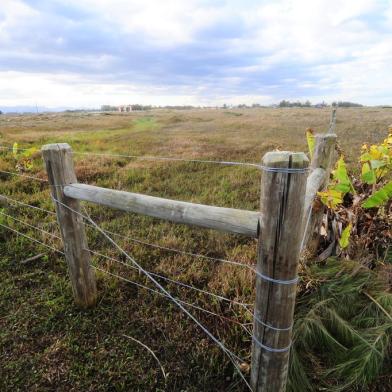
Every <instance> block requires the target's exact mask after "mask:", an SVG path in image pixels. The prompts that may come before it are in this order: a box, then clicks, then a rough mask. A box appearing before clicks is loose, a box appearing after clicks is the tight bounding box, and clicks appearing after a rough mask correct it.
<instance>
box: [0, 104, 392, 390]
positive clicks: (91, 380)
mask: <svg viewBox="0 0 392 392" xmlns="http://www.w3.org/2000/svg"><path fill="white" fill-rule="evenodd" d="M233 113H235V114H234V115H233ZM329 115H330V112H329V110H327V109H313V108H309V109H306V108H303V109H292V108H287V109H262V108H260V109H243V110H231V111H223V110H189V111H175V110H156V111H150V112H148V113H147V114H146V113H143V112H140V113H138V112H135V113H124V114H111V115H98V114H84V115H82V114H44V115H34V116H33V115H31V116H29V115H25V116H2V117H1V118H0V142H1V145H7V146H10V147H11V148H12V146H13V145H14V143H17V145H16V148H15V150H14V151H13V150H12V149H11V150H2V151H0V170H1V171H3V173H1V172H0V194H1V195H5V196H10V197H12V198H15V199H18V200H20V201H24V202H26V203H29V204H31V205H34V206H37V207H41V208H44V209H47V210H52V211H53V206H52V203H51V200H50V198H49V192H48V188H47V186H46V184H45V183H43V182H42V183H41V182H39V181H35V180H30V179H28V178H24V177H18V176H14V175H11V174H7V173H4V172H6V171H8V172H18V173H20V174H25V175H32V176H37V177H40V178H45V176H46V175H45V171H44V170H43V164H42V160H41V158H40V155H39V154H38V153H37V152H36V151H34V150H30V152H29V153H28V154H24V152H23V151H22V150H21V149H24V148H28V149H30V148H38V149H39V148H40V146H41V145H43V144H45V143H51V142H68V143H69V144H70V145H71V146H72V148H73V149H74V151H75V152H82V153H83V152H89V151H90V152H102V153H106V152H112V153H115V154H116V153H117V154H127V155H154V156H175V157H186V158H208V159H217V160H220V159H222V160H238V161H244V162H259V161H260V159H261V156H262V155H263V154H264V153H265V152H267V151H271V150H273V149H275V148H280V149H285V150H296V151H306V150H307V146H306V139H305V136H304V130H305V129H306V128H307V127H312V128H314V129H315V130H317V131H324V130H325V129H326V128H327V127H328V122H329ZM391 122H392V112H391V111H390V110H388V109H376V108H358V109H341V110H340V111H339V112H338V117H337V128H336V129H337V134H338V139H339V144H340V147H341V149H342V150H343V151H344V154H345V163H346V164H347V167H348V168H349V170H351V171H353V172H354V173H356V174H355V175H357V176H360V175H361V173H360V172H359V170H358V169H356V165H357V163H358V152H359V151H360V150H361V146H362V145H363V143H367V144H368V145H372V144H378V143H380V142H382V140H384V139H385V137H386V130H387V129H388V125H390V123H391ZM74 157H75V164H76V174H77V177H78V180H79V181H80V182H85V183H89V184H93V185H99V186H103V187H109V188H113V189H122V190H128V191H133V192H140V193H145V194H150V195H156V196H162V197H167V198H173V199H179V200H185V201H192V202H198V203H205V204H212V205H219V206H226V207H234V208H243V209H250V210H257V209H258V207H259V200H258V199H259V184H260V173H259V172H258V171H257V170H255V169H253V168H247V167H225V166H216V165H206V164H200V163H185V162H163V161H153V160H148V161H141V160H135V159H127V158H121V157H107V156H99V155H97V156H90V155H89V156H87V155H83V154H75V156H74ZM0 203H1V205H0V207H1V210H0V212H2V214H0V223H2V224H5V225H7V226H10V227H12V228H14V229H16V230H18V231H20V232H22V233H24V234H26V235H29V236H31V237H34V238H37V239H39V240H40V241H44V242H45V243H46V244H49V245H51V246H53V247H57V248H58V249H61V243H60V241H59V240H58V239H56V238H53V237H52V236H50V235H49V234H45V233H43V232H37V231H36V230H35V229H33V228H31V227H26V226H25V225H23V224H22V223H20V222H18V221H15V220H13V219H12V218H11V217H14V218H17V219H20V220H22V221H24V222H27V223H29V224H31V225H34V226H38V227H39V228H41V229H43V230H46V231H48V232H50V233H55V234H58V228H57V224H56V222H55V218H54V217H53V216H51V215H50V214H47V213H45V212H43V211H41V210H32V209H30V208H24V207H21V206H19V207H17V206H16V205H15V204H12V203H11V204H10V203H9V202H8V201H7V199H1V198H0ZM86 207H87V208H88V211H89V213H90V214H91V216H92V217H93V218H94V219H95V220H96V221H97V222H99V223H100V224H101V225H102V227H104V228H105V229H108V230H111V231H113V232H117V233H121V234H122V235H125V236H127V237H131V238H137V239H141V240H147V241H149V242H154V243H158V244H159V245H162V246H165V247H175V248H179V249H183V250H185V251H188V252H194V253H202V254H205V255H209V256H214V257H222V258H228V259H233V260H238V261H240V262H242V263H246V264H253V263H254V262H255V257H256V242H255V241H254V240H251V239H246V238H242V237H240V236H231V235H228V234H221V233H217V232H213V231H209V230H201V229H195V228H191V227H187V226H181V225H174V224H170V223H168V222H162V221H159V220H155V219H152V218H149V217H144V216H138V215H134V214H125V213H122V212H120V211H114V210H110V209H106V208H103V207H98V206H92V205H88V204H86ZM4 214H6V215H4ZM7 215H9V216H11V217H8V216H7ZM88 238H89V246H90V248H91V249H94V250H96V251H98V252H101V253H103V254H105V255H107V256H110V257H113V258H119V257H120V255H119V254H118V252H116V251H115V250H114V249H113V248H112V247H111V246H110V244H108V243H107V242H106V241H105V240H104V239H103V238H102V236H100V235H99V234H97V232H96V231H94V230H93V229H91V228H88ZM116 240H118V241H119V243H120V245H121V246H123V247H124V248H125V249H126V250H127V251H128V252H129V253H130V254H132V255H133V256H134V257H135V258H136V259H137V260H140V261H141V262H142V263H143V266H144V267H146V268H148V269H149V270H153V271H155V272H157V273H160V274H164V275H165V276H167V277H170V278H175V279H176V280H179V281H182V282H185V283H188V284H192V285H194V286H196V287H198V288H201V289H206V290H209V291H212V292H215V293H218V294H221V295H224V296H226V297H228V298H230V299H233V300H236V301H241V302H245V303H252V301H253V296H254V276H252V274H251V273H250V272H249V271H247V270H244V269H239V268H237V267H235V266H231V265H227V264H220V263H211V262H206V261H205V260H202V259H197V258H192V257H190V256H186V255H181V254H176V253H173V252H170V251H162V250H159V249H156V248H150V247H147V246H144V245H143V244H140V243H135V242H132V241H131V240H129V239H125V238H120V237H118V238H116ZM0 254H1V256H0V276H1V287H0V347H1V351H0V390H2V391H3V390H4V391H11V390H12V391H15V390H20V391H24V390H30V391H45V390H47V391H51V390H58V391H79V390H87V391H111V390H113V391H128V390H140V391H144V390H155V391H163V390H165V391H201V390H202V391H209V390H210V391H217V390H218V391H243V390H246V388H245V387H244V384H243V383H242V381H241V379H240V378H239V377H238V375H236V373H235V371H234V369H233V366H232V365H231V363H230V362H229V361H228V360H227V357H225V355H224V354H223V353H222V352H221V351H220V350H219V348H217V347H216V346H214V345H213V343H212V342H211V341H210V340H208V338H207V337H206V336H205V335H204V334H203V333H202V331H200V330H199V329H198V328H197V327H196V326H195V325H193V324H192V323H191V322H190V321H189V320H188V319H187V318H186V316H185V315H184V314H182V313H181V312H179V311H178V310H177V309H176V308H175V306H174V305H170V303H169V302H168V301H167V300H166V299H165V298H162V297H160V296H157V295H154V294H151V293H149V292H148V291H146V290H144V289H140V288H137V287H135V286H134V285H132V284H129V283H127V282H125V281H121V280H118V279H116V278H115V277H113V276H110V275H107V274H105V273H103V272H99V271H98V272H97V278H98V290H99V302H98V305H97V307H96V308H94V309H91V310H88V311H81V310H79V309H78V308H77V307H75V305H74V304H73V301H72V296H71V291H70V287H69V283H68V278H67V274H66V267H65V264H64V260H63V257H62V256H61V255H59V254H57V253H56V252H54V251H51V250H49V249H47V248H45V247H43V246H42V245H39V244H37V243H34V242H32V241H31V240H29V239H27V238H25V237H22V236H20V235H16V234H15V233H13V232H11V231H9V230H7V229H4V228H0ZM39 254H42V256H41V257H40V258H38V259H35V260H32V261H29V259H30V258H31V257H32V256H36V255H39ZM382 255H383V256H384V255H385V252H384V253H382ZM93 263H94V265H96V266H98V267H100V268H102V269H105V270H107V271H109V272H112V273H116V274H119V275H121V276H122V277H125V278H127V279H130V280H136V281H138V282H140V283H143V284H146V283H147V282H146V281H145V280H143V279H142V278H141V277H140V276H138V274H137V273H136V272H133V271H130V270H129V269H127V268H126V267H125V266H122V265H118V263H116V262H114V261H113V260H108V259H103V258H101V257H94V258H93ZM365 264H366V263H365ZM369 264H371V269H369V268H367V267H366V266H365V267H364V264H363V263H359V262H358V261H356V260H351V261H345V262H343V261H341V260H340V259H327V260H324V261H323V262H321V263H317V264H311V265H309V266H303V268H302V271H301V284H300V287H299V293H298V305H297V309H296V325H295V331H294V346H293V351H292V354H291V355H292V361H291V369H290V382H289V390H292V391H300V390H304V389H300V388H301V385H304V386H305V387H306V388H307V389H308V390H323V389H324V390H325V389H327V390H332V389H336V390H358V391H362V390H364V391H383V390H384V391H387V390H388V389H386V388H387V386H388V383H390V382H391V365H390V363H388V353H390V351H389V350H390V342H391V338H390V337H391V311H392V305H391V294H390V285H391V282H390V280H388V277H389V279H390V276H391V275H390V274H391V272H390V271H391V269H390V264H389V261H388V259H387V258H384V257H381V254H380V255H377V253H374V254H372V259H371V263H369ZM388 274H389V275H388ZM168 288H169V289H170V290H171V291H172V292H173V293H174V294H175V295H178V296H179V297H181V298H183V299H186V300H189V301H190V302H192V303H195V304H197V305H198V306H201V307H203V308H206V309H208V310H209V311H211V312H214V313H218V314H220V315H222V316H224V317H225V318H218V317H215V316H213V315H208V314H205V313H203V312H200V311H197V310H194V313H195V315H197V317H198V318H199V319H200V320H201V321H202V322H203V324H205V325H206V326H207V327H208V328H209V329H210V330H211V331H212V332H213V333H214V334H215V335H216V336H218V337H219V338H220V339H222V341H224V342H225V344H227V346H228V347H229V348H230V349H232V350H233V351H235V352H236V353H237V354H238V355H239V356H241V357H243V358H244V360H245V363H244V364H243V370H244V372H245V374H246V371H247V366H246V365H247V364H249V363H250V344H251V343H250V339H249V336H248V335H247V334H246V332H245V331H244V329H243V328H242V327H241V326H240V325H238V324H236V323H235V322H232V321H233V320H234V321H237V320H240V321H241V322H242V323H244V324H247V323H250V322H251V319H252V318H251V316H250V315H249V314H248V313H247V312H245V311H244V309H242V308H240V307H236V306H235V305H229V304H226V303H224V302H222V301H218V300H216V299H212V298H209V297H207V296H205V295H204V294H201V293H199V292H198V293H195V292H189V290H187V289H185V288H179V287H178V286H175V285H168ZM353 304H354V306H353ZM246 327H248V328H251V325H246ZM126 336H130V337H133V338H136V339H138V340H140V341H141V342H143V343H145V344H147V345H148V346H149V347H150V348H151V349H152V350H153V351H154V353H155V354H156V356H157V358H158V359H159V361H160V362H161V364H162V366H163V368H164V370H165V373H166V375H167V376H166V377H164V376H163V374H162V372H161V369H160V366H159V365H158V364H157V362H156V361H155V359H154V358H153V357H152V356H151V354H150V353H149V352H148V350H146V349H145V348H144V347H142V346H141V345H139V344H138V343H136V342H135V341H133V340H132V339H129V338H127V337H126Z"/></svg>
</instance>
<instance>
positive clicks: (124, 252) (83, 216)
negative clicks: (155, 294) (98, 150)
mask: <svg viewBox="0 0 392 392" xmlns="http://www.w3.org/2000/svg"><path fill="white" fill-rule="evenodd" d="M52 197H53V196H52ZM53 200H54V201H55V202H56V203H59V204H61V205H62V206H63V207H65V208H67V209H69V210H70V211H73V212H74V213H76V214H78V215H79V216H81V217H82V218H85V219H88V220H89V221H90V223H92V224H93V225H94V226H95V228H96V229H97V231H99V232H100V233H101V234H102V235H103V236H104V237H105V238H106V239H107V240H108V241H109V242H110V243H111V244H112V245H113V246H114V247H116V248H117V249H118V250H119V251H120V252H121V253H122V254H123V255H124V256H125V257H126V258H127V259H128V260H129V261H131V262H132V264H134V265H135V266H136V267H137V268H138V269H139V271H140V272H141V273H143V274H144V275H146V277H147V278H148V279H150V280H151V281H152V282H153V283H154V284H155V285H156V286H157V287H158V288H159V289H160V290H161V291H162V292H163V293H165V294H166V295H167V296H168V297H169V298H170V299H171V300H172V301H173V302H174V303H175V304H176V305H177V306H178V307H179V308H180V309H181V310H182V311H183V312H184V313H185V314H186V315H187V316H188V317H189V318H190V319H191V320H192V321H194V322H195V323H196V324H197V325H198V326H199V327H200V328H201V329H202V330H203V332H204V333H205V334H206V335H207V336H208V337H209V338H210V339H211V340H212V341H213V342H214V343H216V344H217V346H218V347H219V348H221V350H222V351H223V352H224V353H225V354H226V355H227V357H228V358H229V359H230V361H231V362H232V364H233V366H234V367H235V368H236V370H237V372H238V374H239V375H240V376H241V378H242V379H243V381H244V383H245V384H246V386H247V387H248V388H249V390H250V391H252V388H251V386H250V385H249V383H248V381H247V380H246V378H245V377H244V375H243V374H242V372H241V369H240V367H239V365H238V363H237V362H236V361H235V357H233V355H232V353H231V351H230V350H228V349H227V348H226V347H225V345H224V344H223V343H222V342H221V341H220V340H219V339H217V338H216V337H215V336H214V335H213V334H212V333H211V332H210V331H209V330H208V329H207V328H206V327H205V326H204V325H203V324H201V323H200V321H199V320H198V319H197V318H196V317H195V316H194V315H193V314H192V313H190V312H189V311H188V310H187V309H186V308H185V307H184V305H183V304H181V303H180V302H178V300H177V299H176V298H175V297H173V296H172V295H171V294H170V293H169V292H168V291H167V290H166V289H165V288H164V287H163V286H162V285H161V284H160V283H159V282H158V281H157V280H156V279H155V278H154V277H153V276H152V275H151V274H150V273H149V272H148V271H146V270H145V269H144V268H143V267H142V266H141V265H140V264H139V263H138V262H137V261H136V260H135V259H134V258H133V257H132V256H130V255H129V254H128V253H127V252H126V251H125V250H124V249H122V248H121V246H120V245H118V244H117V243H116V241H114V240H113V239H112V238H111V237H110V236H109V235H108V234H106V233H105V232H104V231H103V230H102V229H101V228H100V227H99V226H98V225H97V224H96V223H95V222H94V220H92V219H91V218H90V217H89V216H88V215H87V216H86V215H84V214H82V213H80V212H79V211H76V210H74V209H72V208H71V207H69V206H67V205H66V204H64V203H62V202H61V201H59V200H57V199H56V198H55V197H53ZM85 212H86V211H85Z"/></svg>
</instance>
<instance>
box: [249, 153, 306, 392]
mask: <svg viewBox="0 0 392 392" xmlns="http://www.w3.org/2000/svg"><path fill="white" fill-rule="evenodd" d="M308 165H309V161H308V159H307V157H306V155H305V154H304V153H291V152H287V151H284V152H269V153H267V154H266V155H265V156H264V158H263V175H262V182H261V216H262V219H261V221H260V233H259V247H258V259H257V274H256V303H255V311H254V329H253V343H252V369H251V386H252V389H253V391H254V392H283V391H285V388H286V381H287V373H288V363H289V350H290V343H291V326H292V323H293V314H294V304H295V295H296V282H297V279H296V277H297V268H298V261H299V253H300V246H301V240H302V236H303V232H302V230H301V228H302V216H303V206H304V200H305V187H306V178H307V167H308Z"/></svg>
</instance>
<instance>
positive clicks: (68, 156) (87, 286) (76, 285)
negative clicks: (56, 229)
mask: <svg viewBox="0 0 392 392" xmlns="http://www.w3.org/2000/svg"><path fill="white" fill-rule="evenodd" d="M42 154H43V157H44V160H45V165H46V171H47V173H48V178H49V183H50V185H51V193H52V196H53V198H55V199H56V200H58V201H60V202H61V203H63V204H64V205H62V204H60V203H57V202H55V201H54V204H55V207H56V213H57V220H58V223H59V226H60V231H61V236H62V239H63V243H64V252H65V258H66V260H67V264H68V272H69V277H70V280H71V285H72V291H73V295H74V299H75V302H76V303H77V304H78V305H79V306H81V307H83V308H86V307H89V306H92V305H94V304H95V302H96V298H97V288H96V284H95V275H94V272H93V270H92V269H91V267H90V252H89V251H88V250H87V246H88V245H87V237H86V233H85V230H84V224H83V219H82V217H81V216H80V215H78V214H77V213H76V212H73V211H72V210H74V211H77V212H79V211H80V203H79V201H78V200H76V199H72V198H69V197H67V196H65V195H64V192H63V189H64V186H65V185H68V184H72V183H76V182H77V179H76V175H75V171H74V165H73V159H72V150H71V147H70V146H69V145H68V144H66V143H59V144H47V145H45V146H43V147H42ZM65 206H68V207H70V208H71V209H72V210H70V209H68V208H67V207H65Z"/></svg>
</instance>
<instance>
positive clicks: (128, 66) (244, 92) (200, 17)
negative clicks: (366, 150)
mask: <svg viewBox="0 0 392 392" xmlns="http://www.w3.org/2000/svg"><path fill="white" fill-rule="evenodd" d="M26 3H27V1H26V2H25V3H24V2H22V1H21V0H2V5H1V7H0V56H1V57H2V58H3V59H4V61H2V62H1V63H0V70H2V71H0V104H2V105H9V106H11V105H16V104H23V105H27V104H34V103H35V101H36V100H39V101H40V104H41V105H43V106H44V105H45V106H85V107H87V106H99V105H100V104H102V103H113V104H121V103H126V102H130V103H132V102H140V103H151V104H195V105H197V104H211V103H214V102H216V103H225V102H226V103H244V102H246V103H253V102H256V101H257V100H258V102H260V103H268V102H267V101H268V100H269V102H273V101H277V100H278V99H280V98H290V99H298V98H299V99H301V98H302V99H307V98H309V99H311V100H319V99H320V100H321V99H326V100H329V99H334V100H335V99H350V100H354V101H361V102H363V103H391V94H390V86H391V85H392V80H391V76H390V75H391V72H390V64H391V61H392V1H377V0H345V1H341V0H340V1H337V0H329V1H328V0H313V1H308V0H274V1H272V0H268V1H258V0H243V1H242V2H238V1H236V0H226V1H224V0H220V1H219V0H217V1H205V0H187V1H184V0H182V1H181V0H167V1H162V0H145V1H143V2H141V1H135V0H68V1H65V0H58V1H57V2H54V3H53V4H54V5H53V6H52V7H49V9H45V8H44V6H42V7H41V8H39V9H38V8H37V9H34V8H33V7H32V6H29V5H27V4H26ZM38 3H39V2H38ZM56 4H62V6H61V7H60V8H59V11H58V12H59V15H60V16H61V12H62V10H64V9H65V8H66V7H67V6H73V7H74V9H73V12H72V17H75V18H76V19H72V17H70V19H69V20H67V28H66V29H64V30H61V29H59V31H55V33H52V31H51V33H48V31H46V29H47V27H46V26H47V25H46V24H45V20H48V19H49V18H51V17H52V16H53V15H52V14H51V13H56ZM78 10H83V12H81V16H80V17H79V16H78ZM86 15H87V16H86ZM78 17H79V19H78ZM56 20H57V19H56ZM59 20H60V19H59ZM85 23H86V26H87V25H88V29H87V30H86V34H88V37H87V38H86V37H84V36H83V33H84V32H85V31H84V30H83V26H84V24H85ZM54 24H55V23H54ZM31 25H32V26H33V27H34V29H37V31H35V30H32V31H31V32H30V31H29V30H27V29H28V28H31ZM76 25H77V26H78V27H77V30H72V29H73V27H74V26H76ZM55 27H56V26H55ZM51 28H52V29H53V23H52V24H51ZM214 29H216V31H215V30H214ZM54 30H56V29H54ZM95 32H96V33H97V37H96V41H94V39H91V38H94V37H91V35H94V33H95ZM57 33H58V34H57ZM98 33H99V35H98ZM106 33H107V35H108V36H110V37H109V38H108V41H105V42H102V43H101V42H100V41H99V40H100V39H101V40H102V41H104V39H105V38H106V35H105V34H106ZM67 34H69V35H67ZM79 34H81V37H80V39H79ZM37 36H39V37H40V40H39V41H37V42H38V43H37V44H36V45H34V40H35V39H37V40H38V38H36V37H37ZM15 37H16V38H15ZM20 37H22V38H20ZM135 41H136V42H135ZM43 43H45V44H44V45H43ZM95 43H97V45H96V46H95V47H94V48H91V45H92V44H95ZM100 44H101V46H100ZM113 47H116V49H113ZM101 48H102V50H101ZM123 48H125V49H123ZM134 48H136V49H137V50H136V49H135V53H133V49H134ZM196 48H197V49H196ZM130 52H132V53H130ZM136 56H141V57H136ZM142 56H145V57H142ZM190 58H192V60H190ZM7 60H8V61H7ZM7 64H8V65H7ZM13 64H15V66H14V67H13ZM40 67H41V68H40ZM44 69H46V70H49V71H50V73H49V71H46V72H44ZM94 75H95V76H94ZM124 78H128V80H125V79H124ZM109 80H112V81H111V82H109Z"/></svg>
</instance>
